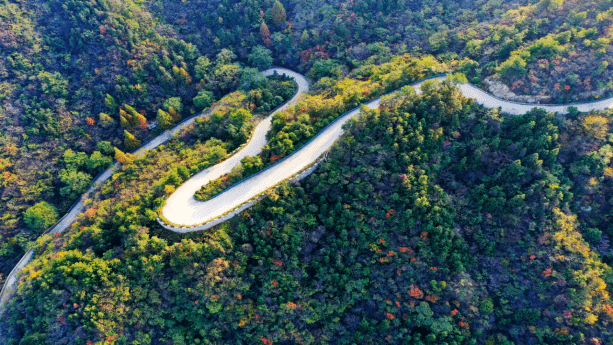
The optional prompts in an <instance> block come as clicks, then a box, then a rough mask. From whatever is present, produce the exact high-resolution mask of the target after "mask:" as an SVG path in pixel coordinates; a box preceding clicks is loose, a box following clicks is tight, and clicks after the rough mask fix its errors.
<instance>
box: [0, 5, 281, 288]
mask: <svg viewBox="0 0 613 345" xmlns="http://www.w3.org/2000/svg"><path fill="white" fill-rule="evenodd" d="M0 22H1V23H3V25H0V32H1V34H0V37H2V38H1V39H0V72H1V73H0V101H1V106H0V128H2V130H1V131H0V147H1V150H0V173H1V174H2V177H1V178H0V199H1V202H0V238H1V240H0V263H1V264H0V275H2V276H3V275H5V274H7V273H8V272H9V271H10V269H11V268H12V266H13V265H14V264H15V263H16V262H17V260H18V259H19V257H20V256H21V254H22V253H23V249H24V248H25V247H26V246H27V245H28V242H29V241H32V240H34V239H35V238H36V237H37V236H38V235H39V234H40V233H41V232H42V231H44V230H46V229H47V228H48V227H49V226H50V225H52V224H54V223H55V221H57V219H58V218H59V217H61V215H63V214H64V213H65V212H66V211H67V209H68V208H69V207H70V205H71V204H72V203H73V202H74V201H75V200H76V199H77V198H78V196H79V195H81V193H83V192H84V191H85V190H86V189H87V188H88V186H89V184H90V183H91V181H92V179H93V177H94V176H95V175H96V174H97V173H99V172H100V171H102V170H103V169H104V168H106V167H107V166H109V165H110V163H111V162H112V160H113V159H114V158H115V152H116V151H115V149H114V147H116V148H119V149H120V150H122V151H129V150H132V149H135V148H137V147H138V146H140V144H141V143H142V142H145V141H147V140H149V139H150V138H152V137H154V136H156V135H158V134H159V133H161V131H162V130H164V129H167V128H169V127H171V126H173V124H175V123H177V122H178V121H180V120H181V119H182V118H184V117H187V116H189V115H191V114H193V113H195V112H197V111H200V110H202V109H204V108H207V107H208V106H210V105H211V103H212V102H213V101H215V100H216V99H218V98H219V97H221V96H223V95H225V94H227V93H228V92H230V91H234V90H236V89H237V88H239V87H241V88H243V89H250V88H255V87H256V86H255V85H256V84H258V79H259V76H258V73H257V70H256V69H255V68H250V67H246V66H245V65H243V64H239V63H238V61H237V58H236V55H235V54H234V53H233V52H231V51H230V50H226V49H219V50H217V51H216V52H215V53H214V54H209V56H208V57H207V56H204V55H202V54H201V52H200V50H199V48H198V47H197V46H195V45H193V44H191V43H187V42H185V41H184V40H182V39H180V38H179V37H176V36H174V35H171V34H166V33H165V32H164V31H165V30H163V29H164V25H163V24H162V23H159V22H157V21H155V20H154V18H153V17H152V15H151V14H150V13H149V12H148V11H147V10H146V9H145V8H143V7H142V5H141V4H139V3H137V2H133V1H106V0H102V1H47V2H34V1H17V2H12V1H11V2H9V1H2V2H0ZM253 51H254V54H253V55H252V57H251V60H249V61H245V62H250V64H251V65H253V66H255V67H256V68H266V67H268V66H269V65H270V63H271V62H272V58H271V57H270V52H269V51H267V50H266V49H264V48H263V47H259V50H258V47H255V48H254V49H253ZM258 87H261V88H264V87H263V86H262V84H261V83H260V84H259V86H258ZM262 90H263V89H262ZM287 91H288V90H283V92H284V93H285V92H287ZM274 96H280V97H281V96H282V95H278V94H277V95H270V97H269V95H266V96H265V97H263V98H262V95H261V92H260V96H258V99H257V101H256V102H254V107H255V106H256V105H257V107H258V109H257V110H258V111H269V110H270V109H271V107H274V106H275V105H277V104H279V103H280V102H281V101H282V100H281V101H279V100H275V102H274V103H273V97H274ZM256 103H257V104H256ZM154 120H157V124H158V126H157V128H155V129H152V127H153V126H152V123H153V121H154ZM0 282H3V278H2V279H0Z"/></svg>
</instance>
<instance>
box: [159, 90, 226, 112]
mask: <svg viewBox="0 0 613 345" xmlns="http://www.w3.org/2000/svg"><path fill="white" fill-rule="evenodd" d="M214 100H215V98H214V96H213V93H212V92H210V91H206V90H200V92H198V95H196V97H194V99H193V101H194V105H195V106H196V108H198V109H205V108H208V107H210V106H211V104H213V101H214ZM158 114H159V113H158Z"/></svg>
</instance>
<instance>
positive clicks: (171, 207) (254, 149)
mask: <svg viewBox="0 0 613 345" xmlns="http://www.w3.org/2000/svg"><path fill="white" fill-rule="evenodd" d="M275 71H276V72H277V73H279V74H286V75H288V76H290V77H293V78H294V80H295V81H296V83H297V84H298V92H297V93H296V95H295V96H294V97H293V98H292V99H290V100H289V101H288V102H287V103H286V104H285V105H283V106H282V107H281V108H279V109H278V110H277V111H281V110H283V109H285V108H286V107H288V106H289V105H291V104H293V103H295V102H296V100H297V99H298V97H299V96H300V95H301V94H302V93H306V92H308V88H309V83H308V81H307V80H306V79H305V78H304V76H303V75H301V74H299V73H296V72H294V71H291V70H288V69H284V68H272V69H269V70H267V71H264V72H262V73H263V74H264V75H267V76H268V75H272V74H273V73H274V72H275ZM445 78H446V77H444V76H443V77H437V78H435V79H438V80H440V81H442V80H444V79H445ZM422 83H423V81H420V82H417V83H414V84H412V86H413V87H414V88H415V89H416V91H417V92H419V91H420V87H421V85H422ZM458 88H459V90H460V91H461V92H462V94H463V95H464V96H465V97H467V98H472V99H474V100H475V101H476V102H477V103H479V104H481V105H483V106H485V107H486V108H500V109H501V111H502V112H503V113H507V114H512V115H521V114H524V113H526V112H528V111H530V110H531V109H532V108H540V109H544V110H546V111H549V112H558V113H559V114H566V113H568V107H571V106H572V107H576V108H577V109H578V110H579V111H580V112H588V111H591V110H604V109H610V108H613V98H609V99H604V100H601V101H596V102H590V103H580V104H567V105H542V104H521V103H515V102H510V101H505V100H501V99H498V98H496V97H494V96H492V95H490V94H488V93H486V92H485V91H483V90H480V89H479V88H477V87H475V86H473V85H470V84H462V85H458ZM379 102H380V99H379V98H377V99H375V100H372V101H370V102H369V103H367V104H366V106H367V107H369V108H371V109H374V108H377V107H379ZM277 111H276V112H277ZM276 112H275V113H276ZM359 113H360V109H359V107H358V108H356V109H354V110H352V111H350V112H348V113H346V114H344V115H343V116H341V117H340V118H338V119H337V120H335V121H334V122H333V123H332V124H330V125H329V126H328V127H326V128H325V130H323V131H322V132H321V133H319V134H318V135H317V136H316V137H315V138H313V139H312V140H311V141H310V142H309V143H308V144H307V145H305V146H304V147H302V148H301V149H300V150H298V151H296V152H294V153H293V154H292V155H290V156H287V157H286V158H284V159H283V160H282V161H280V162H279V163H278V164H276V165H274V166H272V167H271V168H269V169H266V170H264V171H262V172H261V173H259V174H256V175H254V176H252V177H251V178H249V179H247V180H245V181H243V182H241V183H240V184H238V185H236V186H234V187H232V188H230V189H228V190H226V191H225V192H223V193H222V194H220V195H218V196H217V197H215V198H213V199H211V200H209V201H206V202H200V201H197V200H196V199H194V193H195V192H196V191H197V190H198V189H199V188H200V187H201V186H202V185H204V184H206V183H207V182H209V181H211V180H214V179H216V178H218V177H219V176H221V175H223V174H225V173H228V172H230V171H231V170H232V168H233V167H234V166H236V164H238V163H239V162H240V160H241V159H242V158H244V157H247V156H254V155H256V154H258V153H259V152H260V151H261V150H262V148H263V147H264V146H265V145H266V133H267V132H268V131H269V130H270V128H271V122H272V115H273V114H274V113H273V114H271V115H270V116H268V117H267V118H266V119H265V120H264V121H262V122H260V123H259V124H258V126H257V127H256V128H255V130H254V133H253V136H252V139H251V140H250V142H249V143H248V144H247V145H246V146H245V147H244V148H242V149H241V150H240V151H238V152H237V153H236V154H235V155H233V156H231V157H230V158H229V159H227V160H226V161H224V162H222V163H219V164H217V165H215V166H213V167H210V168H208V169H206V170H204V171H202V172H200V173H198V174H196V175H194V176H193V177H192V178H190V179H189V180H188V181H186V182H185V183H184V184H183V185H181V186H180V187H179V188H178V189H177V190H176V191H175V192H174V193H173V194H172V195H171V196H170V197H169V198H168V200H167V203H166V206H165V207H164V208H163V210H162V214H163V216H164V217H165V218H166V219H168V220H169V221H170V222H173V223H177V224H184V225H185V226H192V227H190V228H184V227H173V226H169V225H166V224H163V223H161V222H160V224H162V226H164V227H165V228H166V229H169V230H172V231H176V232H192V231H198V230H202V229H205V228H207V227H210V224H212V223H213V222H211V220H213V219H215V218H218V217H219V216H221V215H223V214H225V213H227V212H230V211H233V210H235V211H234V212H233V213H232V214H231V215H229V216H225V218H223V217H222V218H223V219H221V220H226V219H227V218H229V217H231V216H232V215H233V214H236V213H237V212H238V211H241V210H242V209H244V208H246V206H245V202H247V201H249V200H252V199H253V198H254V197H255V196H257V195H258V194H260V193H261V192H263V191H266V190H267V189H268V188H270V187H273V186H274V185H276V184H278V183H279V182H280V181H283V180H285V179H287V178H289V177H291V176H293V175H295V174H296V173H298V172H299V171H301V170H303V169H304V168H306V167H308V166H309V165H311V164H313V162H315V161H316V160H317V159H318V158H319V157H320V156H321V155H322V154H323V153H324V152H325V151H327V150H328V149H329V148H330V147H331V146H332V145H333V144H334V142H335V141H336V140H337V139H338V138H339V137H340V136H341V135H342V134H343V130H342V126H343V124H345V122H347V120H349V119H350V118H352V117H354V116H357V115H358V114H359ZM200 115H201V114H197V115H195V116H193V117H192V118H190V119H189V120H186V121H184V122H182V123H180V124H179V125H177V126H176V127H175V128H174V129H172V130H169V131H166V132H164V133H163V134H161V135H159V136H158V137H156V138H154V139H153V140H151V141H149V142H147V143H146V144H145V145H143V146H142V147H141V148H140V149H139V150H137V151H136V152H134V153H135V154H142V153H144V152H145V151H146V150H151V149H153V148H155V147H157V146H159V145H161V144H163V143H164V142H166V141H168V139H169V138H170V137H171V136H172V135H173V134H175V133H177V132H178V131H180V130H181V129H183V128H185V127H186V126H188V125H190V124H192V123H193V122H194V120H195V118H196V117H198V116H200ZM118 167H119V164H118V163H115V164H114V165H113V166H112V167H110V168H109V169H107V170H105V171H104V172H102V173H101V174H100V175H98V177H97V178H96V179H95V180H94V182H93V183H92V186H91V187H90V189H89V190H88V191H87V192H85V193H84V194H83V196H81V198H80V199H79V201H78V202H77V203H75V205H74V206H73V208H72V209H71V210H70V211H69V212H68V213H67V214H66V215H65V216H64V217H63V218H62V219H61V220H60V221H59V222H58V223H56V224H55V225H54V226H53V227H52V228H50V229H49V230H48V231H47V233H51V234H54V233H61V232H63V231H64V230H66V229H67V228H68V227H69V226H70V224H72V223H73V222H74V221H75V220H76V218H77V215H78V214H80V213H82V212H83V210H84V204H83V200H85V199H86V198H87V197H88V196H89V195H90V194H91V193H92V192H93V191H95V190H96V188H97V186H98V185H100V183H102V182H104V181H105V180H107V179H108V178H109V177H111V176H112V175H113V172H114V171H115V170H116V168H118ZM237 208H238V211H237ZM218 221H220V219H218ZM198 224H203V225H199V226H193V225H198ZM32 256H33V251H32V250H29V251H28V252H27V253H26V254H25V255H24V257H23V258H22V259H21V260H20V261H19V263H18V264H17V266H15V268H14V269H13V270H12V271H11V273H10V274H9V276H8V277H7V280H6V282H5V284H4V287H3V289H2V292H1V293H0V309H1V308H2V307H3V306H4V305H5V302H6V301H7V300H8V299H9V297H10V295H11V291H12V290H13V289H14V285H15V282H16V281H17V274H18V272H20V271H21V269H22V268H23V267H25V265H26V264H27V263H28V262H29V261H30V260H31V258H32Z"/></svg>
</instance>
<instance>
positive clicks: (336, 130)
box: [160, 74, 613, 233]
mask: <svg viewBox="0 0 613 345" xmlns="http://www.w3.org/2000/svg"><path fill="white" fill-rule="evenodd" d="M292 76H293V77H294V78H295V79H296V81H297V82H298V83H299V85H307V84H306V80H305V79H304V77H303V76H301V75H297V74H294V75H292ZM433 79H436V80H438V81H443V80H445V79H446V77H445V76H441V77H436V78H433ZM423 82H424V81H420V82H417V83H414V84H412V86H413V87H414V88H415V90H416V91H417V92H418V93H420V92H421V85H422V84H423ZM307 88H308V86H307ZM458 88H459V90H460V91H461V92H462V94H463V95H464V96H465V97H467V98H472V99H474V100H475V101H476V102H477V103H479V104H481V105H483V106H485V107H486V108H500V109H501V111H502V112H504V113H508V114H512V115H521V114H525V113H526V112H528V111H530V110H532V109H533V108H535V107H536V108H541V109H545V110H547V111H549V112H558V113H559V114H566V113H568V107H570V106H575V107H577V109H578V110H579V111H581V112H587V111H590V110H602V109H607V108H612V107H613V99H606V100H602V101H598V102H592V103H582V104H568V105H540V104H522V103H516V102H510V101H505V100H501V99H498V98H496V97H494V96H492V95H491V94H489V93H486V92H485V91H483V90H481V89H479V88H477V87H475V86H473V85H471V84H461V85H458ZM300 92H302V89H300V91H299V93H300ZM292 101H293V100H292ZM287 104H291V101H290V102H288V103H287ZM379 104H380V98H377V99H374V100H372V101H370V102H368V103H366V104H365V105H366V106H367V107H368V108H370V109H375V108H378V107H379ZM284 108H285V106H284V107H283V108H281V109H279V110H278V111H281V110H283V109H284ZM359 113H360V108H359V107H358V108H355V109H353V110H352V111H350V112H348V113H346V114H344V115H342V116H341V117H340V118H338V119H337V120H336V121H335V122H333V123H332V124H330V125H329V126H328V127H326V128H325V129H324V130H323V131H322V132H320V133H319V134H318V135H317V136H316V137H315V138H313V139H312V140H311V141H310V142H309V143H308V144H307V145H305V146H304V147H302V148H301V149H299V150H298V151H295V152H294V153H293V154H291V155H289V156H287V157H286V158H284V159H283V160H282V161H280V162H279V163H277V164H276V165H274V166H272V167H270V168H269V169H266V170H265V171H262V172H261V173H258V174H256V175H254V176H252V177H250V178H249V179H246V180H244V181H242V182H240V183H239V184H237V185H235V186H233V187H231V188H229V189H227V190H226V191H224V192H223V193H221V194H219V195H218V196H216V197H214V198H212V199H210V200H208V201H205V202H202V201H198V200H196V199H195V198H194V193H195V192H196V191H197V190H198V189H200V187H201V186H203V185H205V184H207V183H208V182H210V181H212V180H215V179H216V178H218V177H220V176H221V175H223V174H224V173H227V172H229V171H230V170H231V169H232V168H233V167H234V166H235V165H236V164H238V163H239V162H240V160H241V159H242V158H244V157H246V156H253V155H255V154H258V153H259V152H260V151H261V150H262V147H264V145H265V144H266V138H265V137H266V133H267V132H268V130H269V129H270V121H269V119H270V118H272V115H273V114H271V115H270V116H269V117H268V118H267V120H266V121H265V122H262V123H261V124H260V125H259V126H258V127H257V128H256V131H255V133H254V135H253V139H252V142H254V144H253V145H251V143H250V144H249V146H248V147H246V148H245V149H243V151H247V150H246V149H247V148H249V150H248V151H249V152H245V153H244V154H243V151H241V152H240V153H239V154H237V155H235V156H233V157H232V158H230V159H229V160H227V161H225V162H222V163H220V164H218V165H216V166H214V167H211V168H209V169H207V170H204V171H202V172H201V173H199V174H197V175H195V176H194V177H192V178H191V179H189V180H188V181H187V182H185V183H184V184H183V185H182V186H180V187H179V188H178V189H177V190H176V191H175V192H174V193H173V194H172V195H171V196H170V198H168V201H167V203H166V206H165V207H164V208H163V209H162V215H163V216H164V217H165V218H166V219H167V220H168V221H170V222H172V223H174V224H182V225H183V226H180V227H177V226H172V225H167V224H164V223H163V222H162V221H160V224H161V225H162V226H163V227H164V228H166V229H168V230H171V231H175V232H180V233H187V232H193V231H200V230H205V229H208V228H210V227H211V226H212V225H215V224H218V223H219V222H218V221H216V222H214V224H213V221H214V220H216V219H218V218H219V217H221V216H223V215H224V214H226V213H228V212H231V211H234V212H232V214H230V215H226V216H225V217H224V219H223V220H227V219H228V218H231V217H232V216H234V215H235V214H236V213H239V212H240V211H242V210H243V209H244V208H246V207H241V208H240V209H237V208H239V207H240V206H242V205H244V204H245V203H246V202H248V201H249V200H252V199H253V198H254V197H256V196H257V195H259V194H261V193H262V192H264V191H266V190H267V189H269V188H271V187H274V186H275V185H277V184H278V183H279V182H281V181H284V180H286V179H288V178H290V177H292V176H294V175H295V174H297V173H298V172H300V171H301V170H303V169H305V168H307V167H308V166H309V165H312V164H313V163H314V162H315V161H316V160H317V159H318V158H319V157H320V156H321V155H322V154H323V153H324V152H326V151H327V150H328V149H329V148H330V147H332V145H333V144H334V142H335V141H336V139H338V138H339V137H340V136H341V135H342V134H343V129H342V126H343V125H344V124H345V123H346V122H347V121H348V120H349V119H351V118H353V117H355V116H357V115H358V114H359Z"/></svg>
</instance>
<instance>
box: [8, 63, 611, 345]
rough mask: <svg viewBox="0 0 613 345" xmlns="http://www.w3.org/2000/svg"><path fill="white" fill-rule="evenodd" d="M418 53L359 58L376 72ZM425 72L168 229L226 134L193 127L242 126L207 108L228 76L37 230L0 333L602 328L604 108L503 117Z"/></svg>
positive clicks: (606, 273)
mask: <svg viewBox="0 0 613 345" xmlns="http://www.w3.org/2000/svg"><path fill="white" fill-rule="evenodd" d="M402 61H404V63H405V64H406V65H403V64H402ZM421 61H422V62H421V63H420V62H419V61H418V60H415V59H411V58H409V57H404V59H397V60H396V61H395V62H391V63H388V64H385V65H382V66H373V67H371V68H370V69H368V70H367V71H364V70H361V71H359V72H357V71H356V74H355V75H356V76H357V75H359V76H361V78H363V79H368V80H371V79H373V80H375V81H376V80H378V79H382V80H386V79H388V78H390V77H391V76H394V75H396V74H395V72H396V71H397V70H396V69H395V68H394V67H398V66H403V68H400V69H399V70H410V69H409V68H408V67H407V66H410V65H413V66H414V68H416V69H417V70H419V68H424V65H423V61H424V60H421ZM420 66H421V67H420ZM426 70H427V69H426ZM377 74H379V75H380V76H379V77H375V76H376V75H377ZM409 81H410V80H409ZM338 83H339V85H344V84H343V81H339V82H338ZM336 87H338V86H336ZM358 87H359V86H358ZM333 88H334V87H333ZM422 91H423V94H422V95H421V96H417V95H416V94H415V92H414V91H413V89H412V88H410V87H405V88H403V89H402V91H400V92H399V93H396V94H394V96H388V97H387V98H385V99H384V100H383V102H382V106H381V108H380V109H378V110H372V111H368V112H367V113H366V114H364V115H362V117H361V118H359V120H358V121H352V122H350V124H349V125H348V127H347V130H348V133H347V134H346V135H345V136H344V137H343V138H342V139H341V140H340V142H339V143H338V144H337V145H336V146H335V148H333V149H332V151H331V153H330V156H329V158H328V162H327V163H324V164H323V165H321V166H320V168H319V169H318V170H317V171H316V172H315V173H314V174H313V175H311V176H310V177H308V178H307V179H305V180H303V181H302V182H300V183H297V184H295V185H282V186H281V187H280V188H279V189H276V190H271V191H269V192H268V193H267V196H266V198H265V199H263V201H262V202H260V203H259V204H257V205H256V206H254V208H252V209H250V210H248V211H245V212H243V213H242V214H241V215H240V216H238V217H237V218H235V219H234V220H232V221H230V222H228V223H224V224H222V225H219V226H217V227H215V228H213V229H212V230H209V231H206V232H201V233H194V234H191V235H179V234H172V233H170V232H168V231H167V230H164V229H162V228H161V227H160V226H159V225H158V224H157V222H156V221H155V218H156V212H155V211H156V209H157V207H159V205H160V203H161V202H162V200H163V195H164V194H165V193H169V192H172V188H173V186H175V185H178V184H180V183H181V182H182V181H184V180H185V179H186V178H188V177H189V174H190V169H191V170H194V171H196V170H201V169H204V168H206V167H207V166H209V165H212V164H215V162H218V161H220V160H222V159H224V157H225V152H227V151H229V150H231V149H232V147H233V145H236V143H237V142H238V143H239V142H240V140H238V141H237V142H234V144H233V138H232V137H224V138H223V139H222V140H223V141H222V140H220V139H217V138H211V139H208V138H210V136H211V135H212V133H211V132H210V128H214V127H211V126H209V124H211V125H214V126H222V127H225V128H233V127H235V126H239V127H240V126H242V125H240V124H238V123H235V122H217V123H215V122H212V121H218V120H214V118H218V119H221V118H223V117H224V114H226V115H225V116H227V117H228V119H237V118H241V117H240V116H237V115H236V114H239V113H241V112H243V111H246V110H241V108H242V107H244V105H243V104H241V103H236V102H234V101H233V100H234V99H237V96H236V95H230V96H228V97H227V98H226V101H223V100H222V103H221V104H223V105H220V107H221V108H219V111H220V113H219V115H218V116H215V117H212V118H210V119H209V120H205V122H204V123H200V124H199V125H198V126H195V127H194V128H193V129H189V130H187V131H186V132H185V133H183V134H181V136H180V137H178V138H176V139H175V140H173V141H171V142H170V143H169V144H168V145H167V146H164V147H160V148H159V149H156V150H154V151H152V152H150V153H149V154H147V155H146V156H144V157H142V158H137V159H136V160H135V161H134V163H132V164H127V165H125V166H124V168H122V171H121V172H120V173H118V174H117V175H116V176H115V177H114V178H113V181H109V182H107V183H106V184H105V186H104V187H103V188H102V190H101V192H100V193H98V194H97V195H96V196H95V197H94V198H93V199H92V200H91V201H90V204H89V206H88V210H87V211H86V212H85V214H84V215H83V217H82V218H81V219H80V220H79V222H78V223H75V224H74V225H73V226H72V228H71V230H70V231H69V232H67V233H66V234H64V235H61V236H54V238H51V237H49V236H45V237H44V238H42V239H41V240H40V241H39V242H38V245H37V252H38V253H40V254H39V255H38V256H37V258H36V259H35V261H34V262H33V263H32V264H31V265H30V266H28V268H27V270H28V273H27V275H26V277H25V279H24V281H23V283H22V284H21V287H20V289H19V290H18V292H17V294H16V295H15V297H14V299H13V300H12V301H11V302H10V304H9V308H8V309H7V311H6V313H5V314H4V316H3V319H2V327H3V328H4V329H6V330H7V332H8V335H9V338H8V339H13V340H7V342H8V343H9V344H40V343H45V342H47V343H49V344H52V343H68V342H69V341H70V340H72V339H75V338H77V339H80V340H82V341H85V342H88V341H89V342H90V343H92V344H96V343H98V344H103V343H104V342H107V343H116V344H129V343H134V342H135V341H136V343H141V344H166V343H171V344H199V343H200V344H213V343H239V342H246V343H256V344H257V343H262V344H271V343H273V344H274V343H305V344H319V343H322V342H328V343H334V344H339V343H377V344H378V343H381V344H385V343H412V344H420V343H423V344H441V343H448V344H483V343H485V344H538V343H548V344H560V343H568V344H572V343H584V344H590V343H591V344H593V343H606V342H607V341H610V340H611V331H612V329H611V328H610V322H611V318H612V317H613V312H612V311H613V306H612V305H611V301H610V296H609V293H610V289H611V288H610V282H611V268H610V266H609V264H610V262H611V250H610V247H609V237H610V236H611V232H612V231H613V229H612V228H611V227H610V225H609V221H608V219H609V217H610V216H611V200H608V197H607V195H611V187H612V185H611V176H612V175H613V174H611V171H613V168H612V167H611V158H612V157H613V153H612V151H611V143H612V141H611V138H613V134H612V133H611V129H610V127H609V122H610V121H611V115H610V114H609V113H601V114H596V113H594V114H576V113H574V114H571V115H570V116H568V117H562V116H559V117H558V116H555V115H553V114H547V113H545V112H542V111H533V112H531V113H529V114H526V115H524V116H518V117H507V116H504V115H501V114H499V112H498V111H497V110H489V111H488V110H486V109H484V108H482V107H481V106H478V105H476V104H475V103H474V102H472V101H469V100H467V99H465V98H463V96H462V95H461V94H460V93H459V91H458V90H457V89H456V88H455V87H454V86H453V85H452V84H449V83H445V84H443V85H437V84H435V83H434V82H432V83H427V84H426V85H424V86H422ZM320 92H321V91H320ZM350 94H351V93H349V95H350ZM345 95H347V94H345ZM238 99H240V98H238ZM297 107H298V106H297ZM243 109H244V108H243ZM305 110H306V109H305ZM311 111H312V110H311ZM242 118H244V117H242ZM281 118H283V116H281ZM286 121H288V123H289V124H291V123H292V122H293V121H305V119H300V117H297V118H295V119H293V120H292V119H291V118H287V119H286ZM317 121H318V120H317V118H311V119H310V122H311V123H313V124H314V123H317ZM298 123H299V122H298ZM300 128H301V129H302V130H304V131H305V132H302V131H301V130H300V129H299V130H296V132H295V133H306V132H310V130H309V127H308V126H302V127H300ZM235 133H236V132H235ZM11 337H12V338H11Z"/></svg>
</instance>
